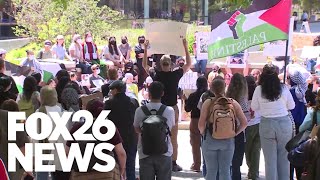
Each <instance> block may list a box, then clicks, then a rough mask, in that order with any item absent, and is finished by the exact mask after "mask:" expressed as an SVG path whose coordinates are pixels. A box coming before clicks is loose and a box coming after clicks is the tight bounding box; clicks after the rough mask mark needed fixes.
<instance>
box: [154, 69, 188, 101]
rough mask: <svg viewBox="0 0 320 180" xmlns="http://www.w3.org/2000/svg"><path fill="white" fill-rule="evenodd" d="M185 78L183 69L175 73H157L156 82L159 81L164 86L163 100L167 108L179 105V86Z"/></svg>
mask: <svg viewBox="0 0 320 180" xmlns="http://www.w3.org/2000/svg"><path fill="white" fill-rule="evenodd" d="M182 76H183V69H182V68H179V69H178V70H175V71H169V72H164V71H156V75H155V77H154V79H153V80H154V81H159V82H161V83H162V84H163V85H164V95H163V97H162V98H161V102H162V104H164V105H166V106H175V105H177V103H178V101H177V96H178V85H179V81H180V79H181V78H182Z"/></svg>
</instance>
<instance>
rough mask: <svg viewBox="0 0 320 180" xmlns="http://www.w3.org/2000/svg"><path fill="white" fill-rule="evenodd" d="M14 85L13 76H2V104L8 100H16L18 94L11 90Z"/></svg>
mask: <svg viewBox="0 0 320 180" xmlns="http://www.w3.org/2000/svg"><path fill="white" fill-rule="evenodd" d="M11 86H12V81H11V78H9V77H6V76H4V77H0V106H1V105H2V103H3V102H4V101H6V100H9V99H13V100H16V98H17V96H16V95H14V94H12V93H11V92H10V89H11Z"/></svg>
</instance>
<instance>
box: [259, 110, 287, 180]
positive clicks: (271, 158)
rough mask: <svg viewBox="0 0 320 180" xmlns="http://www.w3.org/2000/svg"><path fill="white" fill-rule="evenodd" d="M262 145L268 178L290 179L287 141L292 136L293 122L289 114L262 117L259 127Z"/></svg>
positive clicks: (273, 179)
mask: <svg viewBox="0 0 320 180" xmlns="http://www.w3.org/2000/svg"><path fill="white" fill-rule="evenodd" d="M259 132H260V140H261V147H262V151H263V154H264V159H265V172H266V179H268V180H277V179H279V180H282V179H289V178H290V173H289V161H288V159H287V156H288V152H287V150H286V149H285V146H286V144H287V142H288V141H289V140H290V139H291V138H292V123H291V120H290V119H289V117H288V116H284V117H276V118H264V117H262V118H261V123H260V127H259Z"/></svg>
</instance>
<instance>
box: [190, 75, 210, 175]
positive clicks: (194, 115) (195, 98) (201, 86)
mask: <svg viewBox="0 0 320 180" xmlns="http://www.w3.org/2000/svg"><path fill="white" fill-rule="evenodd" d="M207 90H208V81H207V79H206V78H205V77H204V76H200V77H199V78H198V79H197V91H196V92H194V93H192V94H190V96H189V98H188V99H187V100H186V104H185V110H186V112H191V122H190V127H189V130H190V144H191V147H192V155H193V164H192V166H191V170H192V171H195V172H200V166H201V150H200V146H201V134H200V131H199V129H198V123H199V118H200V110H199V109H198V107H197V105H198V102H199V100H200V97H201V95H202V94H203V93H204V92H206V91H207Z"/></svg>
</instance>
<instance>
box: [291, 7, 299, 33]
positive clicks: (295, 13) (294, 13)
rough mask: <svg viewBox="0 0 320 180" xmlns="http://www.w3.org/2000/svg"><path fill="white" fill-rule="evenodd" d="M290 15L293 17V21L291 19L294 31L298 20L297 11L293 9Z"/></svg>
mask: <svg viewBox="0 0 320 180" xmlns="http://www.w3.org/2000/svg"><path fill="white" fill-rule="evenodd" d="M292 17H293V18H294V21H293V31H296V30H297V24H298V20H299V17H298V13H297V12H296V11H295V12H293V13H292Z"/></svg>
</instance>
